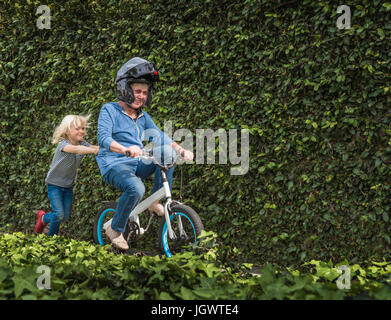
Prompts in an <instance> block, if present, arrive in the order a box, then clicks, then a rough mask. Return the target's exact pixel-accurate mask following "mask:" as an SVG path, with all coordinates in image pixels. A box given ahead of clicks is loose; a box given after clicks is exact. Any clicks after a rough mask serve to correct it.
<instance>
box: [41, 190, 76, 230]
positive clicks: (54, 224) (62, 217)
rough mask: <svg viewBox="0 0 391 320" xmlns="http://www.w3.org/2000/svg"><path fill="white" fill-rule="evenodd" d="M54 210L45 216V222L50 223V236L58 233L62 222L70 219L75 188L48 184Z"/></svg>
mask: <svg viewBox="0 0 391 320" xmlns="http://www.w3.org/2000/svg"><path fill="white" fill-rule="evenodd" d="M46 187H47V191H48V195H49V200H50V205H51V206H52V212H49V213H47V214H45V215H44V216H43V222H44V223H50V225H49V233H48V235H49V236H52V235H55V234H58V231H59V230H60V223H61V222H64V221H66V220H68V219H69V216H70V214H71V209H72V200H73V188H63V187H59V186H55V185H52V184H48V185H46Z"/></svg>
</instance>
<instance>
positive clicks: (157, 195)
mask: <svg viewBox="0 0 391 320" xmlns="http://www.w3.org/2000/svg"><path fill="white" fill-rule="evenodd" d="M137 158H140V159H147V160H150V159H151V160H153V161H154V162H155V159H154V158H153V157H146V156H140V157H137ZM155 163H156V162H155ZM161 174H162V178H163V186H162V187H161V188H160V189H159V190H157V191H156V192H154V193H153V194H151V195H150V196H149V197H148V198H146V199H144V200H143V201H141V202H140V203H139V204H138V205H137V206H136V207H135V208H134V209H133V210H132V212H131V213H130V214H129V218H128V219H129V220H130V221H134V222H136V223H137V224H138V226H139V227H140V220H139V217H138V216H139V214H140V213H141V212H143V211H145V210H147V209H148V208H149V207H150V206H151V205H152V204H153V203H154V202H155V201H158V200H160V199H162V198H164V197H166V199H167V201H166V203H165V204H164V218H165V219H166V223H167V230H168V236H169V238H170V239H171V240H172V239H175V238H176V236H175V234H174V231H173V230H172V227H171V221H170V214H169V212H168V207H169V206H170V204H171V203H172V200H171V191H170V186H169V184H168V180H167V176H166V173H165V172H164V171H161ZM112 220H113V219H110V220H109V221H107V222H106V223H104V224H103V229H104V230H106V229H107V227H108V226H109V225H111V221H112ZM179 224H180V225H179V230H181V232H182V230H183V228H182V225H181V221H180V220H179ZM143 233H144V229H143V228H141V227H140V234H143Z"/></svg>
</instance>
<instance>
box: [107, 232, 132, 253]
mask: <svg viewBox="0 0 391 320" xmlns="http://www.w3.org/2000/svg"><path fill="white" fill-rule="evenodd" d="M105 233H106V235H107V237H108V238H109V239H110V241H111V243H112V244H113V245H114V246H115V247H117V248H118V249H121V250H128V249H129V245H128V243H127V242H126V240H125V239H124V236H123V235H122V233H121V232H117V231H114V230H113V229H112V228H111V226H108V227H107V229H106V231H105Z"/></svg>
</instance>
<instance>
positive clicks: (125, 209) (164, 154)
mask: <svg viewBox="0 0 391 320" xmlns="http://www.w3.org/2000/svg"><path fill="white" fill-rule="evenodd" d="M174 154H175V151H174V150H173V148H171V147H169V146H164V147H157V148H154V149H153V155H154V157H155V158H156V159H159V157H158V156H157V155H161V158H160V159H159V160H160V163H161V164H163V163H166V164H167V163H172V162H170V159H171V161H172V158H173V155H174ZM173 172H174V167H172V168H171V169H169V170H168V171H167V172H166V175H167V180H168V183H169V186H170V189H171V186H172V176H173ZM153 173H155V176H154V182H153V189H152V193H154V192H155V191H157V190H159V189H160V188H161V187H162V186H163V181H162V175H161V172H160V169H159V168H158V167H157V166H156V165H155V164H154V163H152V162H151V163H146V161H145V160H142V159H139V160H138V163H137V164H135V165H131V164H121V165H118V166H114V167H113V168H111V169H110V170H109V171H108V172H107V173H106V174H105V175H104V176H103V180H104V181H105V182H107V183H108V184H110V185H112V186H113V187H115V188H117V189H119V190H121V191H122V195H121V197H120V198H119V201H118V204H117V209H116V212H115V214H114V217H113V220H112V222H111V228H112V229H113V230H114V231H117V232H121V233H124V231H125V227H126V223H127V221H128V217H129V214H130V213H131V212H132V210H133V209H134V208H135V207H136V206H137V204H138V203H139V202H140V201H141V199H142V198H143V196H144V193H145V186H144V183H143V182H142V179H146V178H148V177H149V176H151V175H152V174H153Z"/></svg>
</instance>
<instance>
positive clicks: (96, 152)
mask: <svg viewBox="0 0 391 320" xmlns="http://www.w3.org/2000/svg"><path fill="white" fill-rule="evenodd" d="M93 149H94V154H95V155H97V154H98V153H99V150H100V148H99V146H93Z"/></svg>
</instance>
